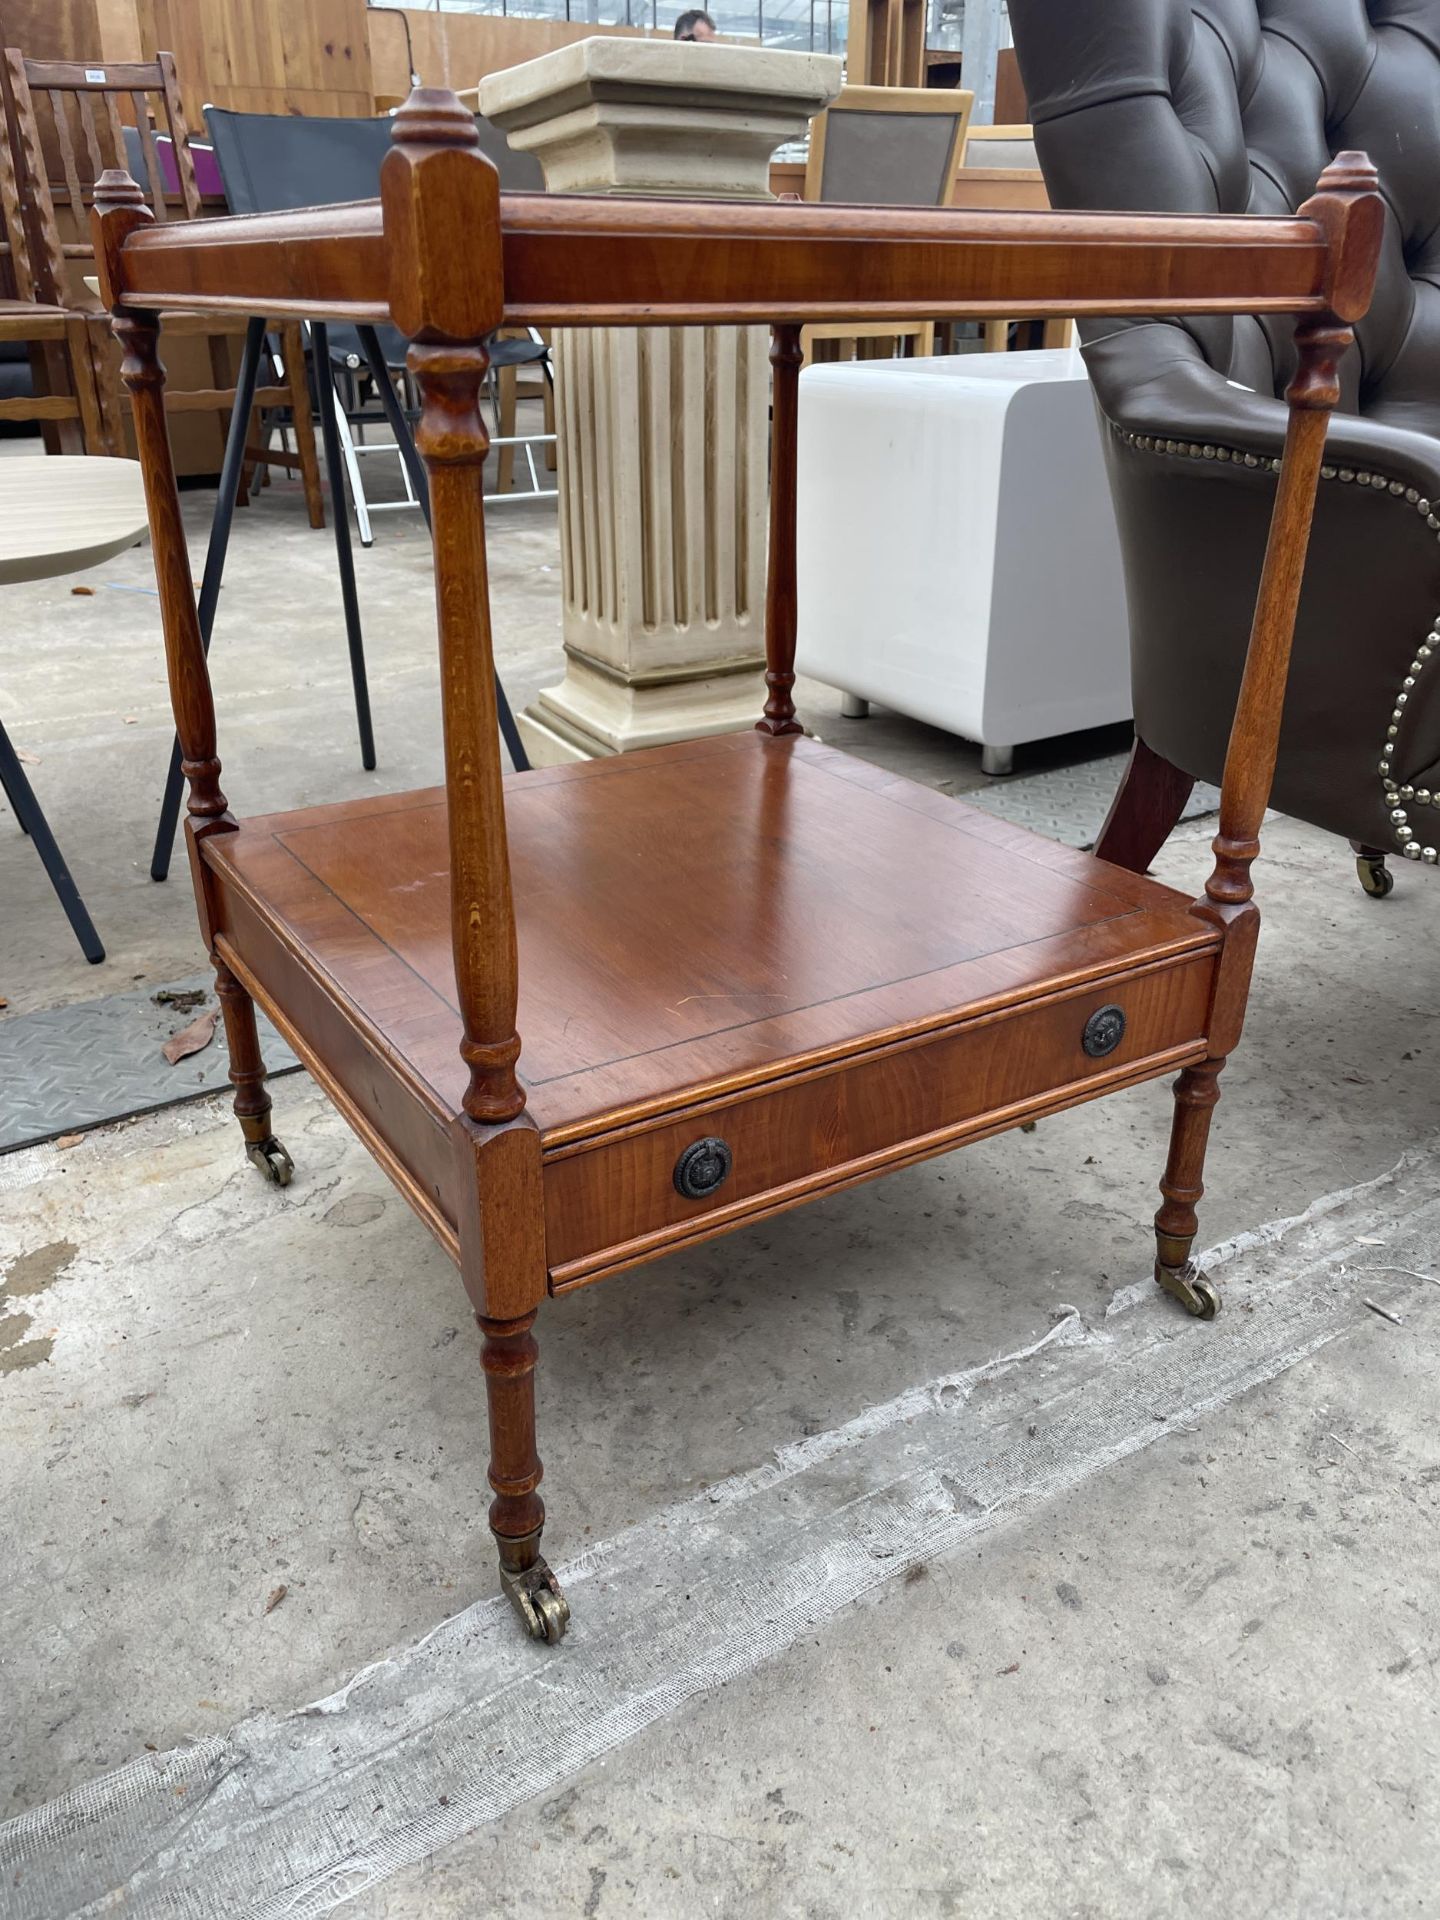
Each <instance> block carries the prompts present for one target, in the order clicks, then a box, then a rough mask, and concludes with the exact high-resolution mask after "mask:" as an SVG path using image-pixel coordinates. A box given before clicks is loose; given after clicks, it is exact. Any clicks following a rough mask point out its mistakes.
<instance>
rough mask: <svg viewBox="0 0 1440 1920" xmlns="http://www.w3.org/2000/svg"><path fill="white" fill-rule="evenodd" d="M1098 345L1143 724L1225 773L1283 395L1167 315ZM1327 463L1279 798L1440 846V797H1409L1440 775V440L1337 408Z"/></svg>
mask: <svg viewBox="0 0 1440 1920" xmlns="http://www.w3.org/2000/svg"><path fill="white" fill-rule="evenodd" d="M1085 358H1086V362H1087V365H1088V366H1089V368H1090V374H1091V379H1092V381H1093V383H1094V386H1095V390H1096V395H1097V399H1098V401H1099V404H1100V408H1101V412H1102V414H1103V415H1104V416H1105V418H1106V420H1107V421H1108V423H1109V427H1110V431H1108V432H1107V434H1106V436H1105V437H1106V460H1107V464H1108V467H1109V473H1110V481H1111V491H1112V494H1113V496H1114V500H1115V508H1116V517H1117V521H1118V523H1119V531H1120V545H1121V551H1122V554H1123V556H1124V561H1125V577H1126V592H1127V596H1128V600H1129V609H1130V628H1131V659H1132V671H1133V686H1134V695H1135V718H1136V726H1137V729H1138V731H1139V732H1140V734H1141V737H1142V738H1143V739H1144V740H1145V741H1146V743H1147V745H1149V746H1150V747H1152V748H1154V750H1155V751H1156V752H1158V753H1161V754H1163V755H1164V756H1165V758H1166V759H1168V760H1170V761H1172V762H1173V763H1174V764H1175V765H1176V766H1179V767H1182V768H1183V769H1184V770H1185V771H1186V772H1187V773H1190V774H1194V775H1195V776H1197V777H1198V778H1201V779H1206V780H1211V781H1214V780H1218V778H1219V775H1220V772H1221V768H1222V766H1223V764H1224V757H1225V747H1226V743H1227V741H1228V737H1229V730H1230V721H1231V717H1232V715H1233V712H1234V706H1235V697H1236V693H1237V690H1238V687H1239V680H1240V673H1241V669H1242V667H1243V664H1244V658H1245V650H1246V646H1247V644H1248V639H1249V630H1250V619H1251V613H1252V610H1253V607H1254V601H1255V593H1256V588H1257V585H1258V581H1259V576H1260V568H1261V564H1262V561H1263V557H1264V549H1265V538H1266V533H1267V530H1268V525H1269V516H1270V509H1271V505H1272V503H1273V500H1274V470H1273V464H1272V463H1273V462H1274V461H1275V460H1276V459H1278V457H1279V454H1280V451H1281V449H1282V446H1283V444H1284V438H1285V426H1286V408H1285V405H1284V403H1283V401H1280V400H1277V399H1275V398H1274V397H1273V395H1270V394H1257V393H1250V392H1247V391H1246V390H1244V389H1243V388H1240V387H1237V386H1232V385H1231V384H1230V382H1229V381H1227V380H1225V379H1224V378H1223V377H1222V376H1221V375H1220V374H1217V373H1216V372H1215V371H1214V369H1213V368H1211V367H1210V366H1209V365H1208V364H1207V363H1206V361H1205V360H1204V358H1203V357H1202V355H1201V353H1200V350H1199V347H1198V346H1197V344H1196V342H1195V340H1194V339H1193V338H1192V337H1191V336H1190V334H1189V333H1188V332H1186V331H1185V329H1183V328H1182V327H1179V326H1177V325H1175V324H1174V323H1172V322H1159V323H1156V324H1154V325H1147V326H1125V327H1123V328H1118V329H1115V330H1112V331H1110V332H1107V333H1106V334H1104V335H1102V336H1101V337H1099V338H1096V339H1094V340H1092V341H1090V342H1089V343H1088V344H1087V345H1086V348H1085ZM1323 471H1324V477H1323V478H1322V481H1321V485H1320V493H1319V498H1318V500H1317V503H1316V510H1315V525H1314V532H1313V535H1312V539H1311V546H1310V555H1309V560H1308V563H1307V568H1306V576H1305V587H1304V591H1303V593H1302V596H1301V603H1300V616H1299V623H1298V626H1297V630H1296V636H1295V651H1294V655H1293V659H1292V665H1291V673H1290V683H1289V690H1288V693H1287V696H1286V705H1285V720H1284V727H1283V730H1282V734H1281V742H1280V760H1279V765H1278V767H1277V770H1276V778H1275V787H1274V804H1275V805H1276V806H1277V807H1280V808H1282V809H1283V810H1284V811H1286V812H1289V813H1294V814H1296V815H1298V816H1299V817H1300V818H1302V819H1305V820H1309V821H1312V822H1313V823H1314V824H1316V825H1318V826H1323V827H1327V828H1329V829H1330V830H1332V831H1334V832H1336V833H1340V834H1343V835H1345V836H1346V837H1347V838H1351V839H1356V840H1363V841H1366V842H1367V843H1369V844H1372V845H1377V846H1382V847H1387V848H1391V849H1398V847H1400V846H1403V845H1407V844H1409V843H1410V842H1411V841H1412V840H1413V844H1414V847H1415V849H1416V853H1415V854H1413V855H1412V856H1411V857H1423V850H1424V849H1425V848H1427V847H1431V848H1434V847H1437V846H1440V812H1437V811H1434V810H1432V802H1431V801H1429V800H1427V801H1425V802H1423V803H1417V802H1415V800H1414V798H1413V794H1414V792H1416V791H1419V792H1424V793H1426V794H1427V795H1432V796H1433V795H1435V794H1436V792H1437V790H1440V638H1436V637H1434V635H1435V630H1436V628H1437V625H1440V443H1437V442H1436V441H1435V440H1433V439H1431V438H1430V437H1429V436H1428V435H1427V434H1421V433H1417V432H1413V431H1410V430H1408V429H1406V428H1404V427H1399V426H1395V425H1391V424H1388V423H1385V422H1381V421H1376V420H1372V419H1363V418H1360V417H1358V416H1355V415H1344V414H1339V415H1336V416H1335V417H1334V419H1333V422H1332V424H1331V428H1330V433H1329V437H1328V440H1327V444H1326V455H1325V464H1324V470H1323ZM1432 650H1433V655H1432ZM1392 729H1393V732H1392ZM1382 769H1383V771H1382ZM1387 779H1388V780H1390V781H1392V782H1393V784H1394V786H1395V787H1396V788H1397V789H1398V790H1399V791H1398V792H1396V793H1391V792H1390V791H1389V790H1388V789H1387V786H1386V781H1387ZM1407 787H1408V788H1410V789H1411V790H1412V794H1411V796H1409V797H1407V796H1406V795H1405V794H1404V789H1405V788H1407ZM1397 809H1398V810H1399V811H1400V813H1401V814H1402V816H1403V817H1402V818H1401V819H1400V820H1398V821H1397V820H1396V819H1394V818H1393V817H1392V816H1393V815H1394V813H1395V812H1396V810H1397ZM1402 828H1408V829H1409V833H1408V834H1406V833H1404V832H1399V831H1398V829H1402Z"/></svg>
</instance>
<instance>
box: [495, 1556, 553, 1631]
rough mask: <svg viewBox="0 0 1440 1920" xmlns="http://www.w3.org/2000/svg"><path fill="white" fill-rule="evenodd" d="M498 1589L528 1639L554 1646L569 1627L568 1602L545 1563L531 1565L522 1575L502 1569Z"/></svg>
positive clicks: (538, 1561)
mask: <svg viewBox="0 0 1440 1920" xmlns="http://www.w3.org/2000/svg"><path fill="white" fill-rule="evenodd" d="M500 1585H501V1587H502V1588H503V1589H504V1591H505V1596H506V1598H507V1599H508V1600H509V1602H510V1604H511V1606H512V1607H513V1608H514V1609H515V1611H516V1613H517V1614H518V1615H519V1617H520V1624H521V1626H523V1627H524V1629H525V1631H526V1633H528V1634H529V1636H530V1638H531V1639H532V1640H543V1641H545V1642H546V1644H547V1645H549V1646H552V1647H554V1646H558V1645H559V1644H560V1642H561V1641H562V1640H563V1639H564V1638H565V1629H566V1628H567V1627H568V1626H569V1624H570V1602H569V1601H568V1600H567V1599H566V1598H565V1596H564V1594H563V1593H562V1592H561V1591H560V1582H559V1581H558V1580H557V1579H556V1578H555V1576H554V1574H553V1573H552V1572H551V1571H550V1569H549V1567H548V1566H547V1565H546V1563H545V1561H543V1560H536V1561H534V1562H533V1563H532V1564H531V1565H530V1566H528V1567H526V1568H525V1570H524V1572H523V1573H512V1572H511V1571H510V1569H509V1568H508V1567H505V1566H502V1567H501V1569H500Z"/></svg>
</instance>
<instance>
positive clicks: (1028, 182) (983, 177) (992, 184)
mask: <svg viewBox="0 0 1440 1920" xmlns="http://www.w3.org/2000/svg"><path fill="white" fill-rule="evenodd" d="M952 205H955V206H962V205H963V206H967V207H1016V208H1019V207H1033V208H1035V209H1036V210H1037V211H1039V210H1042V209H1047V208H1048V207H1049V205H1050V196H1049V194H1048V193H1047V192H1046V191H1045V176H1044V174H1043V173H1042V172H1041V171H1040V162H1039V159H1038V158H1037V157H1036V153H1035V129H1034V128H1033V127H1030V126H996V127H971V129H970V132H969V134H968V135H967V137H966V140H965V157H964V160H963V161H962V162H961V171H960V180H959V182H958V183H957V185H956V191H955V196H954V199H953V201H952ZM1013 325H1014V322H1013V321H1012V320H987V321H986V322H985V351H986V352H987V353H1006V352H1008V351H1009V347H1010V329H1011V327H1012V326H1013ZM1074 330H1075V329H1074V324H1073V322H1072V321H1069V320H1047V321H1046V322H1045V324H1044V326H1043V328H1042V329H1041V335H1040V345H1041V346H1042V347H1068V346H1069V344H1070V340H1071V336H1072V335H1073V333H1074Z"/></svg>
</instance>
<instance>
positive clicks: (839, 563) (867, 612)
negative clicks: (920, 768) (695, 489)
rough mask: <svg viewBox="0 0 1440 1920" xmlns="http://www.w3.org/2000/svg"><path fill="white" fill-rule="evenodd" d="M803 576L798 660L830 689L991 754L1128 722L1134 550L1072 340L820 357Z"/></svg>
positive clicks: (809, 434) (808, 449) (811, 408)
mask: <svg viewBox="0 0 1440 1920" xmlns="http://www.w3.org/2000/svg"><path fill="white" fill-rule="evenodd" d="M797 567H798V598H799V642H798V647H797V662H798V665H799V668H800V671H801V672H802V673H807V674H812V675H813V676H814V677H815V678H816V679H819V680H824V681H826V682H827V683H828V684H829V685H831V686H834V687H840V688H843V689H844V690H845V691H846V692H847V693H850V694H854V695H858V696H860V697H861V698H863V699H867V700H875V701H878V702H880V703H881V704H883V705H884V706H887V707H890V708H893V709H894V710H895V711H897V712H900V713H906V714H909V715H910V716H911V717H912V718H914V719H917V720H926V721H929V722H930V723H931V724H932V725H935V726H939V727H944V728H946V729H948V730H949V731H950V732H952V733H958V734H961V735H963V736H964V737H965V738H966V739H968V740H976V741H979V742H980V743H981V744H982V745H984V746H988V747H992V748H1003V747H1009V746H1015V745H1018V744H1020V743H1022V742H1024V741H1027V740H1039V739H1045V738H1048V737H1049V736H1051V735H1054V734H1059V733H1069V732H1072V731H1074V730H1076V729H1078V728H1081V727H1094V726H1101V725H1104V724H1106V723H1107V722H1110V721H1115V720H1124V719H1128V718H1129V716H1130V712H1131V704H1130V653H1129V644H1128V639H1127V634H1128V619H1127V614H1126V607H1125V587H1124V577H1123V574H1122V571H1121V564H1120V548H1119V541H1118V538H1117V536H1116V531H1115V519H1114V513H1113V510H1112V508H1111V504H1110V490H1109V487H1108V485H1107V483H1106V479H1105V469H1104V462H1103V457H1102V453H1101V442H1100V428H1099V423H1098V420H1097V417H1096V413H1095V401H1094V397H1093V395H1092V393H1091V389H1090V382H1089V379H1088V377H1087V375H1086V372H1085V363H1084V361H1083V360H1082V358H1081V356H1080V354H1079V352H1078V351H1076V350H1075V349H1073V348H1066V349H1063V350H1059V351H1052V352H1043V353H1006V354H957V355H954V356H946V357H943V358H937V359H928V360H883V361H854V362H845V363H842V364H839V365H834V366H820V367H811V368H808V369H807V370H806V372H805V373H803V374H802V375H801V377H800V432H799V527H798V549H797ZM801 718H802V719H803V718H804V715H803V713H802V715H801Z"/></svg>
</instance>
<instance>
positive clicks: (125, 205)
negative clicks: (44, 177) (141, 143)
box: [90, 167, 155, 313]
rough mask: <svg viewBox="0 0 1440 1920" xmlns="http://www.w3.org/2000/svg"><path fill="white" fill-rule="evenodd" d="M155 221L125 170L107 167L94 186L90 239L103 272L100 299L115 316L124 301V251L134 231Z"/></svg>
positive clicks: (101, 274)
mask: <svg viewBox="0 0 1440 1920" xmlns="http://www.w3.org/2000/svg"><path fill="white" fill-rule="evenodd" d="M154 218H155V216H154V214H153V213H151V211H150V209H149V207H148V206H147V205H146V204H145V195H144V192H143V191H142V190H141V188H140V187H138V186H137V185H136V183H135V182H134V181H133V180H132V179H131V178H130V176H129V174H128V173H126V172H125V170H124V169H123V168H122V167H107V168H106V169H105V171H104V173H102V174H101V176H100V178H99V179H98V180H97V181H96V183H95V204H94V205H93V206H92V207H91V209H90V239H91V244H92V245H93V247H94V249H95V264H96V266H97V267H98V268H99V269H100V298H101V299H102V300H103V301H104V303H105V305H106V306H107V307H108V308H109V309H110V311H111V312H112V313H113V312H114V311H115V309H116V308H117V307H118V306H119V305H120V303H121V301H122V300H123V299H124V297H125V276H124V272H123V269H122V267H121V261H120V255H121V251H122V249H123V248H124V245H125V242H126V240H128V239H129V237H130V235H131V234H132V233H134V231H135V229H136V228H137V227H145V226H149V225H150V224H151V222H152V221H153V220H154Z"/></svg>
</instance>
